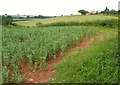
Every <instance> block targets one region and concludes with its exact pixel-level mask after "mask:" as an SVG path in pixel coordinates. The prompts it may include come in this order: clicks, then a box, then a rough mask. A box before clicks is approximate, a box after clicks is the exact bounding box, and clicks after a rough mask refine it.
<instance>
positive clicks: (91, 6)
mask: <svg viewBox="0 0 120 85" xmlns="http://www.w3.org/2000/svg"><path fill="white" fill-rule="evenodd" d="M119 1H120V0H0V15H3V14H8V15H17V14H20V15H45V16H60V15H70V14H77V13H78V10H81V9H85V10H87V11H89V12H90V11H93V10H96V11H102V10H104V9H105V8H106V7H108V8H109V9H115V10H118V2H119Z"/></svg>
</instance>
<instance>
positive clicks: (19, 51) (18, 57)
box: [2, 27, 95, 82]
mask: <svg viewBox="0 0 120 85" xmlns="http://www.w3.org/2000/svg"><path fill="white" fill-rule="evenodd" d="M92 35H95V31H94V30H93V29H91V28H81V27H40V28H34V29H30V28H24V27H21V28H16V29H12V28H10V29H3V32H2V41H3V45H2V47H3V50H2V53H3V55H2V57H3V68H4V69H3V70H6V71H7V72H6V73H5V74H4V73H3V75H5V77H4V79H3V82H22V81H23V80H24V79H23V78H24V77H23V75H22V74H21V71H19V70H21V69H22V66H23V65H22V63H23V61H24V60H27V61H28V63H29V65H30V67H31V68H32V67H34V70H35V71H36V69H37V66H40V68H41V69H43V70H44V69H45V68H46V67H47V63H46V60H47V59H48V58H49V57H50V56H52V57H54V58H55V57H56V55H57V53H58V52H64V51H66V50H67V49H68V48H69V47H70V46H72V45H75V44H77V43H78V42H79V41H81V40H82V39H83V38H86V37H90V36H92ZM9 66H11V68H12V70H13V74H12V78H11V80H9V79H8V78H9V76H7V74H9V71H10V69H9V68H8V67H9ZM5 67H6V68H5ZM16 76H17V78H16Z"/></svg>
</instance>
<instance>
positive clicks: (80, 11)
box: [78, 10, 89, 15]
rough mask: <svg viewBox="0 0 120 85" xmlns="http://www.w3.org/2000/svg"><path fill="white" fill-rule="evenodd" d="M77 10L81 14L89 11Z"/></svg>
mask: <svg viewBox="0 0 120 85" xmlns="http://www.w3.org/2000/svg"><path fill="white" fill-rule="evenodd" d="M78 12H79V13H81V14H82V15H86V14H87V13H89V12H88V11H86V10H79V11H78Z"/></svg>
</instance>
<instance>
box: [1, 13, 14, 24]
mask: <svg viewBox="0 0 120 85" xmlns="http://www.w3.org/2000/svg"><path fill="white" fill-rule="evenodd" d="M12 21H13V19H12V17H11V16H7V15H3V16H2V25H3V26H7V25H12Z"/></svg>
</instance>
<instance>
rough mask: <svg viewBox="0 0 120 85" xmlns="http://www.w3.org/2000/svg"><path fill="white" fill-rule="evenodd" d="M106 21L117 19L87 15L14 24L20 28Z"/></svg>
mask: <svg viewBox="0 0 120 85" xmlns="http://www.w3.org/2000/svg"><path fill="white" fill-rule="evenodd" d="M106 19H117V17H113V16H105V15H88V16H63V17H56V18H48V19H30V20H28V21H18V22H15V23H16V24H18V25H22V26H30V27H31V26H36V24H37V23H39V22H41V23H43V24H49V23H53V22H61V21H62V22H70V21H77V22H84V21H94V20H106Z"/></svg>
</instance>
